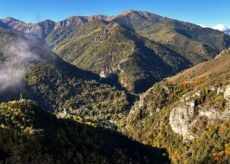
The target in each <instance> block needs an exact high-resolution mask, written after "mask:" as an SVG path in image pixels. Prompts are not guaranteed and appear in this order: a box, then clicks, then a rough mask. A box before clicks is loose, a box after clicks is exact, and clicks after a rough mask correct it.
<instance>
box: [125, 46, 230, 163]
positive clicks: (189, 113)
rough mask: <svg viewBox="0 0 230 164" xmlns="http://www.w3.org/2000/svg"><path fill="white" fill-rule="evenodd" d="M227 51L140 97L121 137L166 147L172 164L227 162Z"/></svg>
mask: <svg viewBox="0 0 230 164" xmlns="http://www.w3.org/2000/svg"><path fill="white" fill-rule="evenodd" d="M229 70H230V51H229V50H226V51H223V52H222V53H221V54H220V55H219V56H218V57H217V58H216V59H213V60H210V61H208V62H205V63H201V64H199V65H197V66H195V67H192V68H190V69H188V70H185V71H183V72H182V73H179V74H178V75H176V76H173V77H170V78H167V79H165V80H163V81H162V82H160V83H157V84H155V85H153V87H152V88H150V89H149V90H148V91H146V92H145V93H144V94H142V95H141V96H140V100H139V101H137V102H136V103H135V105H134V106H133V107H132V109H131V111H130V113H129V116H128V118H127V124H126V128H124V129H123V131H124V133H126V134H127V135H129V136H131V137H133V138H134V139H136V140H138V141H140V142H142V143H144V144H148V145H152V146H154V147H159V148H166V149H167V151H168V152H169V156H170V159H171V160H172V162H173V163H178V162H179V163H180V162H181V161H183V162H188V163H190V162H192V163H193V162H201V163H203V162H204V163H208V162H217V163H218V162H220V163H225V162H226V163H228V162H229V157H230V152H229V150H230V143H229V139H230V131H229V127H230V122H229V121H230V120H229V118H230V106H229V104H230V101H229V100H230V99H229V95H230V92H229V89H230V87H229V83H230V81H229V79H230V71H229Z"/></svg>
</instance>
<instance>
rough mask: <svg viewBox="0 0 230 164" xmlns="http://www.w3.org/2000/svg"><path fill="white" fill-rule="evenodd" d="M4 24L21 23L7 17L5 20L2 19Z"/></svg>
mask: <svg viewBox="0 0 230 164" xmlns="http://www.w3.org/2000/svg"><path fill="white" fill-rule="evenodd" d="M0 20H1V21H2V22H3V23H12V22H19V20H17V19H15V18H12V17H6V18H3V19H0Z"/></svg>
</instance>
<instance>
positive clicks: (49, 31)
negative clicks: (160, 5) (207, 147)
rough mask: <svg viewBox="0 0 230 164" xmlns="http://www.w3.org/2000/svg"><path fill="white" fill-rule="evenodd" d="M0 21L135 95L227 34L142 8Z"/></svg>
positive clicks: (206, 56) (221, 43) (204, 56)
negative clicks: (106, 13)
mask: <svg viewBox="0 0 230 164" xmlns="http://www.w3.org/2000/svg"><path fill="white" fill-rule="evenodd" d="M1 21H3V22H5V23H6V24H7V26H9V27H10V28H12V29H14V30H18V31H22V32H25V33H29V34H33V35H34V34H35V35H36V36H37V37H39V38H40V39H42V40H43V41H45V42H46V43H47V44H48V45H49V46H51V47H53V51H54V52H55V53H57V54H58V55H59V56H60V57H62V58H63V59H64V60H65V61H67V62H69V63H71V64H74V65H75V66H77V67H79V68H81V69H84V70H86V71H90V72H93V73H96V74H97V75H101V77H110V78H111V76H112V78H115V79H117V80H116V83H117V82H119V83H120V84H121V85H122V87H124V88H125V89H126V90H128V91H130V92H132V93H135V94H136V93H137V94H138V93H142V92H144V91H146V90H147V89H148V88H149V87H150V86H152V85H153V84H154V83H155V82H157V81H160V80H162V79H163V78H165V77H167V76H171V75H174V74H176V73H178V72H180V71H181V70H183V69H184V68H188V67H191V66H193V65H196V64H198V63H200V62H203V61H207V60H210V59H212V58H215V56H216V55H217V54H219V53H220V52H221V51H222V50H224V49H226V48H228V47H229V46H230V36H229V35H227V34H224V33H222V32H220V31H217V30H213V29H211V28H202V27H200V26H198V25H194V24H191V23H187V22H182V21H178V20H174V19H170V18H166V17H162V16H159V15H156V14H152V13H149V12H144V11H134V10H128V11H125V12H123V13H121V14H119V15H116V16H103V15H96V16H73V17H69V18H68V19H65V20H63V21H59V22H52V21H44V22H41V23H38V24H30V23H29V24H28V23H24V22H21V21H18V20H15V19H13V18H5V19H2V20H1ZM120 42H121V43H122V44H121V43H120ZM124 43H125V44H124ZM113 45H116V46H113ZM97 60H98V61H97ZM99 60H100V61H99ZM96 61H97V62H96ZM121 67H122V68H121ZM129 72H130V73H129ZM129 84H130V85H129Z"/></svg>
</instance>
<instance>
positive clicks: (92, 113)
mask: <svg viewBox="0 0 230 164" xmlns="http://www.w3.org/2000/svg"><path fill="white" fill-rule="evenodd" d="M0 63H1V64H0V68H1V70H0V95H1V96H0V100H1V101H8V100H14V99H19V97H20V95H22V96H23V97H25V98H28V99H32V100H35V101H36V102H38V103H39V104H40V105H41V106H42V107H44V108H45V109H49V110H50V112H53V113H56V114H60V115H62V114H63V113H66V114H65V116H72V115H73V116H75V115H78V116H80V117H83V118H84V119H90V120H97V121H98V122H100V120H102V121H108V122H109V123H113V124H115V125H117V124H118V123H119V124H120V125H122V122H121V120H122V119H123V118H124V117H125V116H126V115H127V112H128V111H129V106H130V104H131V103H132V101H133V96H131V95H130V94H129V93H127V92H126V91H125V90H122V89H121V88H120V89H119V88H118V87H115V86H111V85H110V84H109V83H107V82H106V80H100V78H99V76H98V75H96V74H93V73H91V72H88V71H84V70H81V69H79V68H77V67H75V66H73V65H71V64H69V63H67V62H65V61H63V60H62V59H61V58H60V57H58V56H57V55H56V54H54V53H52V52H51V51H50V49H48V48H47V47H45V45H43V43H42V42H40V41H37V40H35V39H34V38H31V37H30V36H25V35H22V34H21V33H17V32H14V31H9V30H0Z"/></svg>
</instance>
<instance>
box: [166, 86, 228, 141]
mask: <svg viewBox="0 0 230 164" xmlns="http://www.w3.org/2000/svg"><path fill="white" fill-rule="evenodd" d="M218 90H220V88H218V89H215V90H210V91H211V92H215V93H216V94H217V92H218ZM223 90H224V93H222V96H223V97H224V99H225V106H224V110H220V109H218V108H216V107H215V106H212V107H207V106H205V105H202V104H196V100H197V99H199V98H200V96H201V95H200V94H198V93H199V92H195V93H194V94H190V95H191V96H190V97H189V94H188V95H186V96H187V97H185V96H183V97H182V98H181V100H180V101H179V102H178V103H177V104H176V105H175V107H174V108H173V109H172V111H171V113H170V117H169V124H170V126H171V128H172V130H173V131H174V132H175V133H177V134H179V135H181V136H183V139H184V140H192V139H194V138H196V137H197V134H195V133H194V132H192V127H194V126H196V124H197V123H198V122H199V120H201V118H202V117H205V118H206V119H207V121H208V123H211V122H213V121H214V122H215V121H228V120H229V119H230V85H227V86H226V87H224V88H223ZM218 94H220V93H219V92H218Z"/></svg>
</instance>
